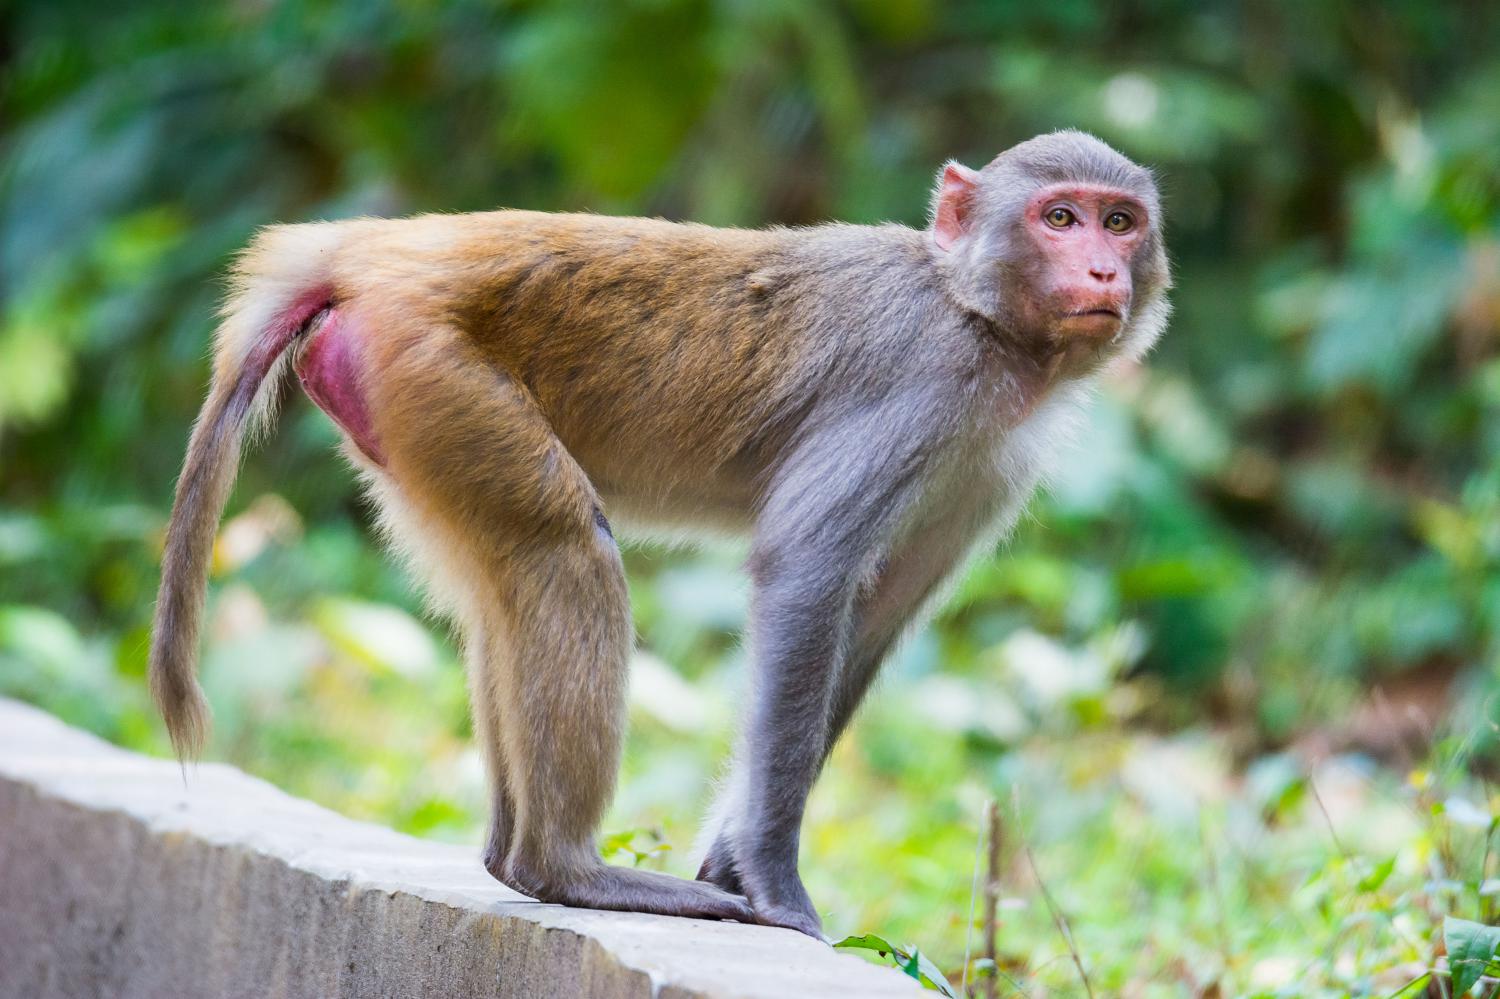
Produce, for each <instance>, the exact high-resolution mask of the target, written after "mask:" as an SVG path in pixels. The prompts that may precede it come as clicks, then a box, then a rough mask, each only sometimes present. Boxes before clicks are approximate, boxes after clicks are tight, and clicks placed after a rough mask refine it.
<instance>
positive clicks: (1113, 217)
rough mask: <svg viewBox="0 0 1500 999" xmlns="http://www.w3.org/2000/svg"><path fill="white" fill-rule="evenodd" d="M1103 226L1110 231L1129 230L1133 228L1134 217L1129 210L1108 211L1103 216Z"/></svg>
mask: <svg viewBox="0 0 1500 999" xmlns="http://www.w3.org/2000/svg"><path fill="white" fill-rule="evenodd" d="M1104 228H1106V229H1108V230H1109V231H1110V232H1129V231H1130V230H1132V229H1134V228H1135V219H1133V218H1131V216H1130V213H1129V212H1110V213H1109V214H1108V215H1106V216H1105V217H1104Z"/></svg>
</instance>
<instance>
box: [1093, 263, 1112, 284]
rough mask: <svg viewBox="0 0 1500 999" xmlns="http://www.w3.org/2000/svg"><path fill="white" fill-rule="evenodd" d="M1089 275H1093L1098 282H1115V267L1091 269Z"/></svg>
mask: <svg viewBox="0 0 1500 999" xmlns="http://www.w3.org/2000/svg"><path fill="white" fill-rule="evenodd" d="M1089 274H1090V275H1092V276H1093V277H1094V278H1095V279H1096V280H1099V281H1104V282H1109V281H1113V280H1114V279H1115V269H1114V268H1113V267H1090V268H1089Z"/></svg>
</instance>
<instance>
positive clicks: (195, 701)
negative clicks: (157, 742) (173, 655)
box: [151, 656, 213, 763]
mask: <svg viewBox="0 0 1500 999" xmlns="http://www.w3.org/2000/svg"><path fill="white" fill-rule="evenodd" d="M151 697H152V699H153V700H155V701H156V707H157V709H158V710H159V711H161V716H162V718H163V719H164V720H165V721H166V724H167V736H168V738H170V739H171V740H172V751H173V752H174V753H175V754H176V756H177V759H178V760H179V761H180V762H184V763H185V762H186V761H188V760H195V759H197V758H198V757H199V756H201V755H202V753H203V747H204V746H205V745H206V744H207V742H208V732H209V728H210V727H211V725H212V721H213V711H212V710H211V709H210V708H209V706H208V699H207V698H206V697H204V696H203V688H202V687H201V686H199V684H198V681H197V679H195V678H194V677H193V675H192V672H191V670H187V669H173V668H172V667H171V665H170V663H169V662H167V661H164V660H162V659H158V658H157V657H155V656H153V657H152V663H151Z"/></svg>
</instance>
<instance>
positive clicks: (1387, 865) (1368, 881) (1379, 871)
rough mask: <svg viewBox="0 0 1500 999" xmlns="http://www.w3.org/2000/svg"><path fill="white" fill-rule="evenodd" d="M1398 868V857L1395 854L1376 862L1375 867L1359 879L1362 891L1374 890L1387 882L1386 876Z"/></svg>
mask: <svg viewBox="0 0 1500 999" xmlns="http://www.w3.org/2000/svg"><path fill="white" fill-rule="evenodd" d="M1395 869H1396V857H1395V855H1394V854H1392V855H1391V856H1389V857H1387V858H1386V859H1385V860H1382V861H1381V862H1380V863H1378V864H1376V865H1375V867H1374V869H1373V870H1371V871H1370V873H1369V874H1366V875H1365V876H1364V877H1362V878H1360V879H1359V890H1360V891H1374V890H1375V889H1377V888H1379V887H1380V886H1381V885H1383V884H1385V880H1386V878H1388V877H1390V876H1391V871H1393V870H1395Z"/></svg>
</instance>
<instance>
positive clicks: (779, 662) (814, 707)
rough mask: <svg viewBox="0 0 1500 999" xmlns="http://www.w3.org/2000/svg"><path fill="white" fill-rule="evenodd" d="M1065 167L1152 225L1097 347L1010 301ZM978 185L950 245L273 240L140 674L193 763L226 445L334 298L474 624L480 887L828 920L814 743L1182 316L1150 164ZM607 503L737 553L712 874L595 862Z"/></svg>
mask: <svg viewBox="0 0 1500 999" xmlns="http://www.w3.org/2000/svg"><path fill="white" fill-rule="evenodd" d="M1059 177H1060V178H1062V179H1065V180H1069V181H1077V182H1080V183H1086V184H1087V183H1093V184H1108V185H1110V186H1112V187H1115V188H1122V189H1125V190H1127V191H1132V192H1136V193H1135V194H1132V195H1131V197H1134V198H1136V199H1137V200H1136V201H1135V202H1134V203H1135V204H1136V205H1137V207H1138V209H1139V210H1140V212H1141V213H1142V214H1143V216H1145V215H1146V214H1148V213H1149V216H1150V217H1151V218H1152V219H1153V222H1152V224H1151V226H1150V228H1149V231H1146V232H1145V233H1144V235H1143V237H1142V239H1141V240H1139V241H1138V242H1140V244H1141V245H1140V249H1139V250H1138V251H1133V252H1134V256H1131V257H1129V260H1128V266H1129V268H1130V271H1131V273H1130V278H1131V279H1132V280H1133V281H1134V287H1135V288H1136V289H1137V291H1136V295H1135V298H1134V299H1132V300H1131V303H1132V304H1131V305H1130V309H1129V314H1128V315H1127V316H1125V317H1124V318H1123V319H1122V320H1121V323H1120V325H1119V328H1118V330H1116V332H1115V334H1114V335H1113V337H1111V338H1108V339H1093V340H1085V339H1080V338H1078V337H1075V336H1063V335H1062V334H1060V333H1059V332H1058V330H1060V329H1064V328H1066V323H1064V324H1063V325H1060V326H1058V327H1057V329H1053V328H1051V327H1050V326H1045V324H1044V326H1037V324H1036V322H1033V321H1031V320H1028V321H1027V322H1025V323H1022V322H1020V321H1018V320H1017V319H1016V318H1015V317H1016V316H1020V315H1033V314H1037V309H1038V308H1040V306H1038V305H1037V302H1039V301H1041V299H1040V298H1037V299H1036V300H1035V301H1034V300H1033V296H1035V295H1036V294H1037V293H1036V292H1034V291H1033V289H1034V288H1035V287H1036V286H1037V283H1038V282H1039V281H1040V280H1041V279H1042V278H1044V277H1047V276H1048V275H1049V274H1050V273H1052V272H1051V271H1049V270H1048V268H1049V267H1050V266H1053V265H1052V263H1051V262H1049V259H1048V255H1047V251H1045V250H1038V249H1036V248H1034V247H1031V246H1030V244H1028V243H1027V242H1026V241H1025V239H1024V238H1023V237H1024V233H1023V232H1022V230H1021V229H1020V223H1019V221H1018V212H1019V209H1018V208H1017V205H1019V204H1020V203H1021V202H1022V201H1024V199H1025V197H1026V196H1027V195H1028V193H1029V192H1031V191H1034V190H1037V189H1038V188H1037V185H1039V184H1041V183H1043V182H1051V181H1054V180H1055V179H1057V178H1059ZM961 179H963V180H964V183H963V184H960V185H958V187H961V188H962V190H963V197H965V198H966V199H967V200H966V201H965V202H964V203H963V204H962V205H961V206H957V208H958V209H959V210H956V209H955V205H954V204H953V203H949V202H942V201H941V200H940V203H939V208H940V210H941V211H942V212H943V213H945V214H944V217H945V218H946V219H947V220H948V221H947V223H946V224H948V225H949V226H950V229H949V230H947V231H946V234H945V238H944V240H943V242H942V244H941V245H935V243H934V238H933V236H932V234H931V233H930V232H927V231H916V230H912V229H908V228H905V227H902V226H880V227H860V226H841V225H832V226H823V227H819V228H816V229H810V230H786V229H772V230H766V231H744V230H724V229H712V228H708V227H705V226H699V225H683V224H674V223H668V222H662V221H657V220H647V219H622V218H604V217H599V216H593V215H545V214H539V213H535V212H522V211H499V212H490V213H483V214H474V215H457V216H424V217H419V218H414V219H404V220H375V219H358V220H352V221H348V222H336V223H319V224H313V225H300V226H279V227H274V228H272V229H269V230H266V231H265V232H263V233H262V234H261V235H260V236H258V237H257V238H256V240H255V241H254V243H253V244H252V245H251V246H250V248H249V249H248V250H247V251H246V252H245V254H244V255H243V256H242V257H241V259H240V260H239V262H238V263H237V265H236V268H235V289H234V292H233V294H232V295H231V296H230V300H229V302H228V304H227V307H226V318H225V322H224V324H223V325H222V326H221V328H220V331H219V334H218V339H217V350H216V360H215V373H214V384H213V388H212V389H211V391H210V394H209V398H208V401H207V402H206V403H205V405H204V410H203V413H202V415H201V416H200V418H199V422H198V424H197V426H196V428H195V430H194V433H193V437H192V440H191V442H190V444H189V450H188V457H187V461H186V463H185V466H184V470H183V475H182V479H181V481H180V482H179V484H178V490H177V498H176V503H175V506H174V511H173V519H172V523H171V526H170V528H169V533H168V542H167V550H166V555H165V558H164V561H163V580H162V595H161V600H160V602H159V605H158V612H157V620H156V630H155V634H154V638H153V647H152V661H151V679H152V689H153V692H154V693H155V695H156V697H157V701H158V704H159V705H160V706H161V709H162V712H163V714H164V716H165V717H166V719H167V725H168V729H169V731H170V732H171V734H172V738H173V743H174V745H175V746H176V747H177V749H178V751H179V753H192V752H196V751H198V750H199V749H200V748H201V745H202V740H203V736H204V733H205V731H206V723H207V710H206V705H205V703H204V701H203V698H202V695H201V693H200V692H199V690H198V687H197V684H196V683H195V682H194V680H193V660H194V659H195V657H196V647H197V641H198V629H199V624H198V619H199V615H200V612H201V604H202V601H203V596H204V574H205V570H206V566H207V561H208V553H209V552H210V550H211V547H212V540H213V533H214V527H215V523H216V521H217V518H218V516H219V513H220V511H221V510H222V508H223V505H224V502H225V501H226V499H227V496H228V492H229V489H230V487H231V484H232V479H233V472H234V468H235V465H236V463H237V461H238V456H239V440H240V436H241V433H242V431H243V429H244V428H245V427H246V426H247V425H248V424H250V423H252V422H254V421H255V420H256V419H257V418H258V417H262V416H264V410H265V408H266V406H267V405H268V400H269V399H270V398H271V397H272V395H273V393H272V392H271V390H270V388H269V386H270V385H271V384H272V383H274V382H276V381H277V379H278V377H279V374H280V372H281V371H282V370H283V366H284V365H285V364H286V363H288V362H289V361H291V362H293V363H299V364H300V363H301V362H300V359H301V358H302V357H304V356H306V355H305V354H304V345H305V344H306V343H307V342H308V341H309V340H310V339H312V338H313V337H315V336H316V335H317V333H318V330H319V329H320V328H321V323H322V322H323V319H322V318H320V317H326V318H327V319H329V320H331V319H332V318H333V317H335V316H336V317H337V319H338V320H339V323H338V326H339V328H340V329H341V330H342V331H344V333H343V334H341V335H348V336H350V337H352V338H353V341H352V342H354V343H355V344H356V345H357V349H358V352H359V364H358V368H357V370H358V372H359V374H358V377H357V382H358V384H357V385H356V386H350V389H351V391H357V393H358V399H359V403H360V412H361V413H363V412H364V411H365V410H366V409H367V410H368V413H369V416H370V418H371V420H372V422H373V428H372V432H373V436H374V439H375V440H376V441H378V445H379V446H378V449H375V450H376V453H378V455H379V457H378V458H377V459H375V460H372V459H371V458H370V457H368V454H366V453H361V452H360V451H359V450H358V449H355V448H353V447H347V448H346V453H347V454H348V455H349V457H350V459H351V460H352V461H354V462H355V463H356V464H358V465H359V466H360V467H361V468H362V469H363V470H364V472H365V473H366V478H367V480H368V482H369V484H370V485H371V487H372V490H373V491H374V493H375V495H376V497H377V498H378V499H379V501H380V506H381V511H382V518H383V525H384V527H385V529H386V531H387V533H388V534H389V535H390V537H391V540H392V541H393V543H394V544H395V546H396V547H397V548H398V550H400V551H401V552H402V553H403V554H404V555H405V556H406V557H407V558H408V559H409V560H410V561H411V562H412V563H413V565H414V566H415V567H416V569H417V570H418V572H419V573H420V574H421V575H422V576H423V577H424V578H425V579H426V580H427V582H428V585H429V589H430V592H431V594H432V597H433V600H434V603H435V604H436V605H437V607H438V609H439V610H441V611H442V612H443V613H445V614H447V615H448V616H450V617H451V618H452V619H453V620H454V621H455V622H456V623H457V624H458V626H459V630H460V632H461V633H462V635H463V638H464V645H465V655H466V657H467V659H468V661H469V664H470V677H471V689H472V694H473V701H474V716H475V723H476V730H477V733H478V735H479V737H480V739H481V740H482V741H483V743H484V746H485V749H486V754H487V761H488V765H489V773H490V777H491V782H492V790H493V795H494V801H495V807H494V815H493V819H492V825H491V836H490V842H489V845H488V847H487V849H486V854H485V858H486V863H487V866H488V867H489V869H490V870H491V872H492V873H494V875H495V876H496V877H498V878H500V879H501V880H503V881H505V882H507V883H508V884H511V885H513V886H515V887H517V888H520V889H521V890H524V891H528V892H530V893H532V894H534V895H536V896H537V897H539V898H542V899H545V900H551V901H560V902H564V903H568V904H575V905H591V906H596V907H607V908H627V909H639V910H644V911H656V912H670V913H678V914H684V915H704V916H720V917H730V918H738V919H751V918H754V919H758V920H760V921H762V922H769V923H774V924H777V925H784V926H791V927H794V928H797V929H800V930H803V931H804V932H809V933H817V932H818V920H817V915H816V912H815V911H814V910H813V909H812V906H811V902H810V901H809V900H808V899H807V897H806V892H805V891H803V889H802V887H801V882H800V879H799V878H798V876H797V873H796V854H797V830H798V827H799V825H800V818H801V811H802V805H803V801H804V800H805V796H806V793H807V790H808V788H809V787H810V786H811V784H812V781H813V779H814V778H815V776H816V774H817V771H818V768H819V767H820V766H821V764H822V761H823V759H824V757H825V756H826V754H827V752H828V750H829V749H830V748H831V746H832V745H833V742H834V740H835V739H837V737H838V734H839V732H840V731H842V729H843V727H844V726H845V724H847V722H848V720H849V718H850V716H851V715H852V714H853V712H854V710H855V707H856V706H857V704H858V702H859V700H860V699H861V697H862V696H863V694H864V692H865V690H866V688H867V687H868V685H869V683H870V680H871V679H872V677H873V676H874V673H875V669H876V668H877V667H878V665H879V663H880V661H881V659H883V658H884V656H885V654H886V652H887V650H888V649H889V648H890V646H891V644H892V643H893V642H894V641H896V640H897V639H898V638H899V636H900V634H901V633H902V631H903V630H904V629H905V628H906V627H907V626H908V624H909V622H911V621H912V620H914V619H915V618H916V617H917V616H918V615H919V613H920V610H921V607H922V606H924V605H926V604H928V603H930V602H931V599H932V594H934V593H935V592H937V591H938V590H939V589H940V588H941V584H942V582H943V581H944V580H945V579H947V578H950V577H951V576H952V574H953V571H954V568H955V566H957V565H958V564H960V563H961V562H962V561H963V559H964V558H965V557H966V555H967V553H969V552H971V551H973V550H974V548H975V546H976V545H978V544H980V543H982V540H983V539H984V538H986V537H992V536H993V535H994V534H995V533H996V532H1001V531H1003V530H1005V529H1006V528H1007V527H1008V525H1009V524H1010V523H1012V522H1013V521H1014V519H1015V517H1016V516H1017V515H1018V513H1019V510H1020V508H1021V504H1022V503H1024V501H1025V498H1026V496H1027V495H1028V494H1029V493H1030V491H1031V489H1032V488H1033V486H1034V485H1035V484H1036V482H1037V480H1038V478H1039V477H1040V475H1041V472H1042V470H1043V468H1044V466H1045V465H1046V464H1047V463H1048V458H1049V448H1050V447H1052V446H1053V444H1054V442H1055V438H1056V435H1057V432H1058V431H1057V428H1058V427H1059V426H1061V425H1063V424H1065V423H1066V422H1067V416H1068V414H1069V413H1070V412H1072V411H1073V410H1074V408H1075V400H1076V399H1077V398H1078V397H1080V396H1081V395H1082V394H1084V392H1085V391H1086V385H1087V380H1088V379H1089V378H1090V377H1091V376H1092V375H1093V374H1094V373H1095V372H1097V371H1098V370H1099V369H1100V368H1101V367H1102V366H1103V365H1104V364H1105V363H1106V362H1107V361H1108V360H1110V359H1111V358H1115V357H1121V356H1125V357H1134V356H1139V355H1140V354H1141V353H1143V352H1144V351H1145V350H1146V349H1147V348H1148V347H1149V346H1150V344H1151V342H1152V341H1153V340H1154V339H1155V337H1156V336H1157V334H1158V333H1159V332H1160V330H1161V327H1162V325H1163V323H1164V321H1165V318H1166V302H1165V295H1164V293H1165V290H1166V287H1167V285H1168V284H1169V279H1168V275H1167V272H1166V259H1165V254H1164V250H1163V248H1162V242H1161V237H1160V228H1159V223H1157V222H1155V221H1154V219H1155V218H1157V217H1158V216H1159V206H1158V204H1157V201H1156V196H1155V189H1154V186H1152V185H1151V182H1150V178H1149V175H1147V174H1145V173H1144V171H1141V170H1140V168H1138V167H1135V166H1134V165H1133V164H1130V163H1129V161H1127V160H1125V159H1124V158H1123V157H1120V156H1119V155H1118V154H1117V153H1114V152H1113V151H1112V150H1109V149H1108V148H1107V147H1105V146H1103V145H1102V144H1101V143H1098V142H1097V140H1093V139H1089V138H1088V137H1085V136H1079V135H1077V134H1076V133H1059V134H1058V135H1056V136H1050V137H1044V138H1043V139H1038V140H1033V141H1032V142H1031V143H1026V144H1023V145H1022V146H1018V147H1016V149H1014V150H1011V151H1010V152H1008V153H1006V154H1004V155H1002V156H1001V157H999V158H997V160H996V161H995V162H994V163H992V164H991V165H990V166H988V167H986V168H985V170H984V171H977V172H976V171H967V170H962V171H961ZM965 185H967V186H965ZM953 196H954V195H952V194H951V193H950V194H949V195H948V197H950V198H951V197H953ZM1048 196H1049V195H1046V194H1045V192H1043V193H1042V194H1040V195H1038V197H1048ZM941 197H942V196H941V195H940V199H941ZM960 217H961V218H963V219H966V220H970V221H967V222H965V223H964V225H965V226H967V228H963V229H960V228H958V227H957V222H955V221H954V220H955V219H959V218H960ZM1106 242H1107V241H1106ZM950 248H951V250H952V252H949V250H950ZM1054 269H1055V268H1054ZM1022 305H1025V306H1027V307H1028V309H1029V311H1028V310H1027V309H1020V308H1019V307H1020V306H1022ZM1059 322H1061V320H1059ZM330 325H331V324H330ZM340 384H342V382H341V383H340ZM346 415H347V414H346ZM606 512H607V513H608V515H609V517H610V518H612V519H620V520H623V521H625V522H626V523H627V524H629V525H630V526H632V527H633V528H639V529H644V530H660V531H675V530H679V529H681V528H682V527H683V526H684V525H687V526H692V527H696V528H703V527H706V528H708V529H711V530H743V531H748V532H749V533H750V534H751V537H752V560H751V573H752V576H753V577H754V580H755V583H756V597H755V601H754V607H753V615H752V616H753V618H754V620H753V623H752V644H753V648H754V651H755V654H756V660H757V666H756V696H755V699H754V707H753V710H752V711H751V713H750V722H749V724H748V727H747V729H746V736H745V739H746V746H745V749H744V751H743V754H742V756H743V759H742V761H741V765H740V767H739V768H738V769H737V770H736V772H735V776H734V778H733V779H732V780H731V782H730V785H729V789H728V791H727V792H726V794H725V796H724V797H723V799H721V800H722V802H723V804H722V807H721V808H720V809H719V812H718V815H717V817H716V818H715V820H714V824H713V827H712V830H711V836H710V839H711V842H712V848H711V849H710V851H709V856H708V859H707V860H706V861H705V865H704V871H703V873H702V875H701V876H702V877H703V878H704V881H702V882H683V881H678V880H676V879H671V878H666V877H664V876H662V875H655V874H650V873H648V872H640V871H628V870H618V869H615V868H609V867H606V866H604V865H603V864H602V863H601V862H600V861H599V858H598V853H597V850H596V847H595V845H594V839H593V837H594V833H595V830H596V828H597V826H598V822H599V819H600V817H601V816H602V815H603V812H604V810H605V808H606V807H607V806H608V803H609V799H610V796H611V793H612V791H613V786H614V780H615V774H616V772H617V770H618V762H619V756H620V747H621V742H622V738H623V729H624V695H625V686H626V673H625V670H626V661H627V658H628V655H629V651H630V646H631V641H632V627H631V622H630V613H629V602H628V599H627V594H626V588H625V579H624V574H623V571H622V567H621V563H620V557H619V551H618V549H617V547H616V545H615V541H614V537H613V534H612V532H611V530H610V526H609V521H608V520H606V519H605V513H606ZM742 894H744V895H748V896H749V901H748V902H747V900H746V899H745V898H744V897H741V895H742ZM752 903H753V906H754V909H753V912H752V909H751V904H752Z"/></svg>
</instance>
